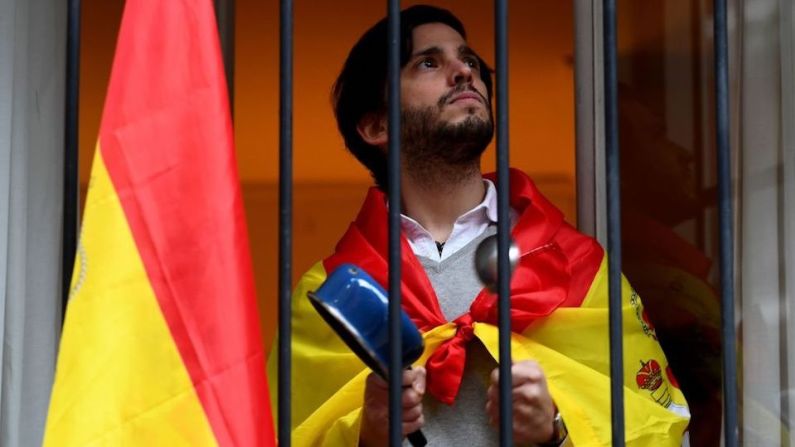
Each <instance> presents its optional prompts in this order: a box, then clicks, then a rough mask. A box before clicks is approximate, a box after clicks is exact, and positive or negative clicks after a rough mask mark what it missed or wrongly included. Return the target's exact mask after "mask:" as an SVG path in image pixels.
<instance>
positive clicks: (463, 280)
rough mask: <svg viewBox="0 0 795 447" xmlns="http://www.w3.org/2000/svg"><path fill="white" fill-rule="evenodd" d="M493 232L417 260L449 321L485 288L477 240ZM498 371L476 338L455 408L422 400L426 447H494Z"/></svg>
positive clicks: (427, 396) (495, 438)
mask: <svg viewBox="0 0 795 447" xmlns="http://www.w3.org/2000/svg"><path fill="white" fill-rule="evenodd" d="M495 232H496V227H494V226H492V227H489V228H488V229H487V230H486V231H485V232H484V233H483V234H482V235H480V236H479V237H477V238H476V239H475V240H473V241H472V242H470V243H469V244H467V245H466V246H464V247H462V248H461V249H460V250H458V251H457V252H455V253H454V254H453V255H452V256H450V257H449V258H447V259H445V260H444V261H442V262H438V261H435V260H433V259H428V258H425V257H421V256H419V257H417V259H418V260H419V261H420V263H421V264H422V266H423V267H424V268H425V272H426V273H427V274H428V278H429V279H430V281H431V284H432V285H433V289H434V291H435V292H436V296H437V297H438V298H439V305H440V307H441V309H442V313H444V316H445V318H446V319H447V320H448V321H452V320H454V319H456V318H457V317H458V316H460V315H462V314H464V313H465V312H467V311H468V310H469V306H470V304H471V303H472V301H473V300H474V299H475V297H476V296H477V295H478V293H480V290H481V289H482V288H483V285H482V284H481V283H480V281H479V280H478V277H477V274H476V273H475V250H476V249H477V246H478V244H479V243H480V241H481V240H483V239H484V238H486V237H487V236H490V235H492V234H494V233H495ZM496 367H497V363H496V362H495V361H494V359H493V358H492V357H491V355H490V354H489V353H488V352H487V351H486V348H485V347H484V346H483V344H482V343H481V342H480V341H479V340H478V339H477V338H474V339H473V340H472V341H470V342H469V346H468V348H467V358H466V363H465V367H464V377H463V380H462V382H461V389H460V390H459V392H458V396H457V397H456V400H455V402H454V403H453V405H452V406H448V405H445V404H443V403H441V402H439V401H438V400H436V399H434V398H433V397H432V396H430V395H429V394H426V396H425V399H424V401H423V409H424V412H425V427H424V428H423V429H422V431H423V432H424V433H425V436H426V437H427V438H428V445H430V446H453V447H455V446H467V447H470V446H471V447H475V446H492V445H497V444H498V434H497V431H496V430H495V429H494V428H492V427H491V426H490V425H489V423H488V417H487V416H486V390H488V387H489V375H490V374H491V371H492V370H493V369H494V368H496ZM406 445H407V444H406Z"/></svg>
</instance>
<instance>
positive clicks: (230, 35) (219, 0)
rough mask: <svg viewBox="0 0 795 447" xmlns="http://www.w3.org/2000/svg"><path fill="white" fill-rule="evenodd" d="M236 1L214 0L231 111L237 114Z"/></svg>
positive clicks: (233, 114)
mask: <svg viewBox="0 0 795 447" xmlns="http://www.w3.org/2000/svg"><path fill="white" fill-rule="evenodd" d="M235 1H236V0H214V1H213V6H214V7H215V20H216V22H217V23H218V38H219V41H220V43H221V57H222V58H223V60H224V72H225V73H226V89H227V92H228V96H229V113H231V114H232V118H234V116H235Z"/></svg>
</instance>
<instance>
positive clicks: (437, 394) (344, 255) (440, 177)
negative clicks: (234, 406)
mask: <svg viewBox="0 0 795 447" xmlns="http://www.w3.org/2000/svg"><path fill="white" fill-rule="evenodd" d="M401 28H402V29H401V36H402V37H401V38H402V45H401V66H402V68H401V110H402V129H401V138H402V150H401V157H402V159H401V173H400V174H401V185H402V186H401V192H400V193H401V194H400V196H401V201H402V203H401V209H402V210H403V211H404V214H403V215H402V219H401V230H402V248H403V250H402V271H403V278H402V280H403V284H402V290H403V308H404V310H405V311H406V312H407V314H408V315H409V317H410V318H411V319H412V320H413V321H414V322H415V323H416V324H417V326H418V327H419V329H420V330H421V331H422V332H423V337H424V340H425V345H426V349H425V353H424V354H423V356H422V358H420V360H419V361H418V362H417V364H416V365H415V367H414V368H412V369H411V370H407V371H406V372H405V373H404V375H403V383H404V390H403V393H402V403H403V412H402V417H403V420H402V422H403V433H404V435H406V434H408V433H411V432H413V431H415V430H418V429H420V428H422V430H423V431H424V432H425V435H426V437H427V438H428V441H429V443H430V445H439V446H455V445H462V444H465V445H472V446H487V445H496V444H497V441H498V440H497V437H498V434H497V431H496V429H495V428H494V427H496V426H497V421H498V417H499V414H498V408H499V402H498V397H499V396H498V392H497V389H498V386H497V381H498V373H497V360H495V359H496V358H497V329H496V327H495V325H496V318H497V317H496V315H497V312H496V297H495V296H494V295H493V294H491V293H489V292H488V291H487V290H485V289H483V287H482V285H481V284H480V283H479V281H478V279H477V276H476V275H475V270H474V253H475V249H476V247H477V245H478V244H479V242H480V241H481V240H483V239H484V238H486V237H488V236H489V235H492V234H494V233H495V231H496V227H495V225H494V224H495V222H496V221H497V209H496V208H497V207H496V189H495V186H494V182H493V180H494V175H485V176H484V175H482V174H481V171H480V158H481V154H482V153H483V151H484V150H485V148H486V147H487V145H488V144H489V142H490V141H491V139H492V137H493V128H494V127H493V119H492V111H491V94H492V83H491V71H490V69H489V67H488V66H487V65H486V63H485V62H484V61H483V60H482V59H481V58H480V57H479V56H478V55H477V53H475V51H474V50H473V49H471V48H470V47H469V46H468V45H467V43H466V33H465V31H464V27H463V25H462V24H461V22H460V21H459V20H458V19H457V18H456V17H455V16H453V15H452V14H451V13H450V12H449V11H446V10H443V9H439V8H435V7H430V6H414V7H411V8H408V9H406V10H404V11H403V12H402V13H401ZM386 42H387V24H386V19H383V20H381V21H380V22H378V23H377V24H376V25H375V26H373V27H372V28H371V29H370V30H368V31H367V32H366V33H365V34H364V35H363V36H362V37H361V39H360V40H359V41H358V42H357V43H356V45H355V46H354V47H353V49H352V50H351V52H350V54H349V56H348V59H347V60H346V62H345V65H344V67H343V69H342V72H341V73H340V75H339V78H338V79H337V82H336V84H335V85H334V105H335V114H336V117H337V121H338V125H339V129H340V132H341V133H342V135H343V137H344V140H345V144H346V146H347V147H348V149H349V150H350V151H351V153H353V155H354V156H355V157H356V158H357V159H358V160H359V161H360V162H361V163H362V164H363V165H364V166H365V167H366V168H367V169H368V170H369V171H370V172H371V174H372V176H373V179H374V180H375V184H376V186H375V187H373V188H371V190H370V191H369V193H368V195H367V197H366V199H365V202H364V204H363V206H362V209H361V211H360V212H359V215H358V216H357V217H356V220H355V221H354V222H353V223H352V224H351V226H350V228H349V229H348V231H347V232H346V233H345V234H344V235H343V237H342V239H341V240H340V242H339V243H338V244H337V247H336V251H335V253H334V254H333V255H331V256H330V257H328V258H326V259H324V260H323V261H321V262H319V263H318V264H316V265H315V266H314V267H313V268H312V269H310V270H309V271H308V272H307V273H306V274H305V275H304V276H303V277H302V279H301V281H300V282H299V284H298V286H297V288H296V291H295V293H294V298H293V308H294V316H293V343H294V344H293V382H292V383H293V388H292V402H293V404H292V408H293V411H292V424H293V441H294V442H295V443H296V445H334V446H337V445H340V446H342V445H350V446H356V445H361V446H383V445H386V444H387V441H388V391H387V388H388V386H387V384H386V382H385V381H383V380H382V379H380V378H379V377H378V376H376V375H375V374H373V373H370V372H369V371H367V370H366V368H365V367H364V365H363V364H362V363H361V362H360V361H359V360H358V359H357V358H356V357H355V355H354V354H353V353H351V352H350V351H349V350H348V349H347V348H346V346H345V345H344V344H343V342H342V341H340V340H339V339H338V338H337V337H336V335H334V334H333V332H332V331H331V329H330V328H328V327H327V326H326V325H325V323H324V322H323V320H322V319H321V318H320V317H319V316H318V314H317V313H316V312H315V311H314V310H313V309H312V307H311V305H310V303H309V301H308V299H307V297H306V293H307V291H311V290H315V289H317V287H318V286H319V285H320V284H321V283H322V281H323V280H324V279H325V278H326V274H327V272H331V271H332V270H333V269H334V268H335V267H337V266H339V265H340V264H342V263H353V264H356V265H358V266H359V267H361V268H363V269H364V270H365V271H367V272H368V273H369V274H370V275H371V276H373V277H374V278H375V279H376V280H377V281H379V282H380V283H381V284H382V285H386V283H387V262H386V260H387V258H388V256H387V228H386V227H387V225H386V221H387V206H388V204H387V203H386V196H385V194H384V190H385V187H386V185H387V163H386V148H387V135H388V133H387V118H386V94H385V92H386V67H387V62H386ZM510 184H511V191H510V203H511V226H512V237H513V238H514V240H515V241H516V243H517V245H518V246H519V248H520V251H521V259H520V262H519V265H518V267H517V269H516V272H515V273H514V277H513V279H512V282H511V300H512V318H511V319H512V331H513V332H514V334H513V339H514V340H513V342H512V352H513V357H514V358H513V359H512V362H513V364H512V384H513V393H512V398H513V417H514V420H513V429H514V433H513V436H514V440H515V443H516V445H554V446H559V445H562V444H564V443H570V444H573V445H609V442H610V416H609V414H610V413H609V396H610V393H609V372H608V371H609V367H608V361H609V360H608V359H609V356H608V343H607V337H608V336H607V333H608V331H607V287H606V267H605V265H606V264H605V256H604V251H603V250H602V248H601V247H600V246H599V244H598V243H596V242H595V241H594V240H593V239H591V238H589V237H587V236H584V235H582V234H580V233H578V232H577V231H576V230H575V229H574V228H573V227H571V226H570V225H569V224H567V223H565V222H564V221H563V217H562V215H561V213H560V211H558V210H557V209H556V208H555V207H554V206H553V205H552V204H551V203H549V202H548V201H547V200H546V199H545V198H544V197H543V196H541V194H540V193H539V192H538V190H537V189H536V187H535V186H534V185H533V183H532V181H531V180H530V179H529V178H528V177H527V176H526V175H525V174H523V173H521V172H519V171H516V170H512V171H511V181H510ZM624 295H625V297H624V298H625V300H624V301H625V305H626V307H625V323H624V326H625V334H624V335H625V338H624V341H625V352H626V354H625V356H626V358H627V362H626V365H625V376H626V377H625V383H627V388H626V390H625V393H626V395H627V398H626V402H627V403H626V405H627V418H626V419H627V434H626V439H627V444H628V445H638V446H641V445H642V446H646V445H655V446H661V445H670V446H675V445H679V444H680V443H681V439H682V433H683V431H684V429H685V427H686V425H687V422H688V419H689V414H688V411H687V406H686V405H687V404H686V403H685V401H684V397H683V396H682V394H681V392H680V391H679V390H678V388H677V386H676V382H675V379H674V377H673V375H672V373H671V371H670V368H668V367H667V366H668V365H667V361H666V359H665V356H664V354H663V353H662V351H661V350H660V348H659V345H658V344H657V341H656V337H655V335H654V332H653V328H651V327H650V325H649V324H647V321H646V319H645V318H642V317H643V309H642V305H641V304H640V300H639V298H638V297H637V295H636V294H634V292H633V291H632V289H631V287H630V286H629V285H628V284H627V283H626V281H625V282H624ZM272 352H275V350H273V351H272ZM275 357H276V356H275V355H272V356H271V362H270V365H269V367H270V374H269V377H270V378H271V379H275V378H276V371H277V369H276V368H277V365H276V361H275V360H276V358H275ZM271 386H276V385H275V384H272V385H271Z"/></svg>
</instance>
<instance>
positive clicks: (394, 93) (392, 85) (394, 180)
mask: <svg viewBox="0 0 795 447" xmlns="http://www.w3.org/2000/svg"><path fill="white" fill-rule="evenodd" d="M387 17H388V19H387V20H388V34H387V36H388V41H389V42H388V47H389V48H388V54H387V58H388V62H387V80H388V87H387V89H388V92H389V93H388V98H389V104H388V118H387V119H388V123H389V125H388V132H389V135H388V138H389V148H388V150H387V157H388V173H389V179H388V190H389V191H388V193H389V445H390V446H392V447H398V446H400V445H401V444H402V442H403V441H402V440H403V433H402V432H403V430H402V428H403V427H402V425H403V424H402V415H401V410H402V405H401V402H400V400H401V399H400V396H401V391H402V369H403V365H402V358H401V357H402V356H401V352H402V346H401V341H402V340H401V333H400V0H388V1H387Z"/></svg>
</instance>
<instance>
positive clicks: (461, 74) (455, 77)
mask: <svg viewBox="0 0 795 447" xmlns="http://www.w3.org/2000/svg"><path fill="white" fill-rule="evenodd" d="M449 81H450V84H451V85H458V84H462V83H466V84H469V83H471V82H472V67H470V66H469V64H467V63H466V62H464V61H460V60H456V61H455V62H453V63H452V64H451V67H450V79H449Z"/></svg>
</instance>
